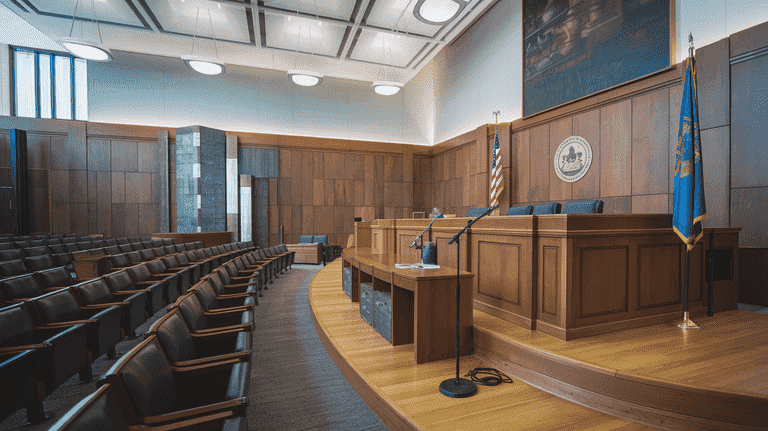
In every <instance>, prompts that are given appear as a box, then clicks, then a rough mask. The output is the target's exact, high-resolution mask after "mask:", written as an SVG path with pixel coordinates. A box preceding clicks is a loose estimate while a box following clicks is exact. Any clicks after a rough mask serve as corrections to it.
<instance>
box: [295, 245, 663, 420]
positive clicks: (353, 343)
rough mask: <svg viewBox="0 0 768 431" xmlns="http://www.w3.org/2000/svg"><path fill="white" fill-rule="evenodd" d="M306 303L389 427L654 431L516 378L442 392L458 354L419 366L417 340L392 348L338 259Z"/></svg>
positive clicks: (467, 365) (334, 354)
mask: <svg viewBox="0 0 768 431" xmlns="http://www.w3.org/2000/svg"><path fill="white" fill-rule="evenodd" d="M309 302H310V305H311V308H312V313H313V317H314V319H315V326H316V328H317V332H318V335H319V336H320V339H321V341H322V342H323V344H324V345H325V347H326V349H327V350H328V353H329V354H330V356H331V358H332V359H333V360H334V361H335V362H336V365H337V366H338V367H339V369H340V370H341V372H342V373H343V374H344V376H345V377H346V378H347V380H348V381H349V382H350V383H351V384H352V387H354V388H355V390H357V392H358V393H359V394H360V396H361V397H362V398H363V400H365V401H366V403H367V404H368V405H369V406H370V407H371V409H372V410H373V411H374V412H375V413H376V414H377V415H378V416H379V418H380V419H381V420H382V422H384V424H386V425H387V426H388V427H389V428H390V429H393V430H394V429H397V430H400V429H422V430H484V431H490V430H511V429H515V430H534V429H535V430H545V429H546V430H560V429H562V430H566V429H567V430H575V429H579V430H588V429H596V430H597V429H600V430H643V429H646V430H647V429H655V428H653V427H649V426H645V425H641V424H637V423H634V422H630V421H627V420H624V419H618V418H616V417H613V416H610V415H607V414H604V413H600V412H598V411H595V410H593V409H590V408H586V407H583V406H581V405H579V404H576V403H574V402H570V401H566V400H564V399H561V398H559V397H557V396H554V395H551V394H549V393H547V392H545V391H542V390H540V389H537V388H535V387H533V386H530V385H528V384H526V383H523V382H522V381H520V380H519V379H517V378H515V379H514V380H515V382H514V383H512V384H502V385H500V386H493V387H490V386H480V387H479V389H478V392H477V393H476V394H475V395H474V396H472V397H469V398H464V399H455V398H448V397H445V396H443V395H441V394H440V393H439V391H438V387H439V385H440V382H442V381H443V380H445V379H446V378H450V377H452V376H454V375H455V364H456V362H455V360H445V361H439V362H432V363H428V364H421V365H418V366H417V365H414V363H413V345H405V346H398V347H394V348H393V347H392V346H391V345H390V344H389V343H388V342H387V341H386V340H385V339H384V338H383V337H382V336H380V335H379V334H378V333H377V332H375V331H374V330H373V328H372V327H371V326H369V325H368V324H366V323H365V322H364V321H363V320H362V319H361V318H360V315H359V309H358V305H357V304H353V303H352V302H351V301H350V300H349V298H348V297H347V296H346V295H344V293H343V292H342V290H341V262H340V260H337V261H335V262H334V263H332V264H329V265H328V266H326V267H325V268H324V269H322V270H321V271H320V272H319V273H318V274H317V275H316V276H315V278H314V279H313V281H312V283H311V285H310V288H309ZM481 364H484V362H483V361H481V360H480V359H479V358H478V357H477V356H468V357H464V358H462V360H461V365H460V369H461V372H462V373H465V372H467V371H468V370H470V369H472V368H474V367H476V366H478V365H481ZM485 366H487V364H485Z"/></svg>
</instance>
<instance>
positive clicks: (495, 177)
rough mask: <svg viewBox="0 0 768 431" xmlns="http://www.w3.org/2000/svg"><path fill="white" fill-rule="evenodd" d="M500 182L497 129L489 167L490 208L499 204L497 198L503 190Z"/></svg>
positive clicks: (499, 152) (499, 151)
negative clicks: (491, 161)
mask: <svg viewBox="0 0 768 431" xmlns="http://www.w3.org/2000/svg"><path fill="white" fill-rule="evenodd" d="M502 180H503V178H502V175H501V150H500V149H499V129H498V128H496V137H495V138H494V142H493V165H491V187H490V190H491V202H490V203H491V205H490V206H491V207H494V206H496V205H498V204H499V196H501V191H502V190H504V182H503V181H502Z"/></svg>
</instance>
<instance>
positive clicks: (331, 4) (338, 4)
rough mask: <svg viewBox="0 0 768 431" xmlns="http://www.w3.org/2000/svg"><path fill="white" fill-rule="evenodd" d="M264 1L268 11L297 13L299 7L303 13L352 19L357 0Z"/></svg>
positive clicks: (345, 19)
mask: <svg viewBox="0 0 768 431" xmlns="http://www.w3.org/2000/svg"><path fill="white" fill-rule="evenodd" d="M263 3H264V7H265V10H266V11H269V10H270V9H274V10H275V11H287V12H293V13H296V10H297V8H298V11H299V14H301V15H318V16H321V17H326V18H336V19H340V20H344V21H350V20H351V19H352V12H353V11H354V9H355V0H266V1H263Z"/></svg>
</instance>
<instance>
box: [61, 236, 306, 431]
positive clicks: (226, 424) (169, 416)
mask: <svg viewBox="0 0 768 431" xmlns="http://www.w3.org/2000/svg"><path fill="white" fill-rule="evenodd" d="M292 256H293V253H291V252H288V250H287V248H286V247H285V246H281V247H278V248H270V249H265V250H261V249H259V250H249V251H248V252H246V253H241V254H239V255H238V256H236V257H234V258H232V259H229V260H227V261H226V262H223V263H222V264H221V265H219V266H218V267H217V268H216V269H214V270H213V271H211V272H210V273H209V274H207V275H206V276H204V277H202V278H201V279H200V280H199V281H197V282H196V283H195V284H194V285H193V286H192V287H191V288H190V289H189V290H188V291H187V292H185V293H184V294H183V295H182V296H181V297H179V298H178V299H177V301H176V302H175V303H174V304H173V305H172V306H171V307H169V311H168V313H167V314H166V315H165V316H163V317H162V318H160V319H159V320H158V321H157V322H155V324H153V325H152V327H151V328H150V329H149V331H148V332H147V333H146V334H145V336H146V339H145V340H144V341H143V342H142V343H141V344H139V345H138V346H136V347H135V348H134V349H132V350H131V351H130V352H128V353H127V354H126V355H125V356H123V357H122V358H121V359H120V360H119V361H118V362H116V363H115V364H114V366H113V367H112V368H111V369H110V370H109V371H108V372H107V373H106V374H105V376H104V377H103V378H102V379H101V380H99V382H97V384H98V389H97V391H96V392H95V393H93V394H92V395H90V396H89V397H87V398H86V399H85V400H83V401H82V402H80V403H79V404H78V405H76V406H75V407H73V409H72V410H70V412H69V413H67V414H66V415H65V417H64V418H62V419H61V420H59V422H57V423H56V424H55V425H54V426H53V427H52V428H51V429H52V430H75V429H77V430H79V429H110V430H127V429H129V427H131V426H137V425H138V426H157V427H162V428H163V429H185V427H186V426H188V425H190V424H194V426H195V427H197V428H195V429H222V430H245V429H247V420H246V418H245V408H246V406H247V392H248V386H249V385H248V383H249V378H250V372H251V331H252V329H253V326H252V325H253V307H254V306H255V305H258V296H260V295H261V293H260V292H261V290H262V289H266V288H267V286H266V284H265V283H264V281H265V280H268V281H270V282H271V279H272V278H273V277H277V276H278V273H279V272H282V271H283V270H285V269H287V268H289V267H290V266H291V264H292Z"/></svg>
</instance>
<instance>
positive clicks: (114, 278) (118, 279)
mask: <svg viewBox="0 0 768 431" xmlns="http://www.w3.org/2000/svg"><path fill="white" fill-rule="evenodd" d="M103 278H104V281H102V280H101V279H99V282H100V283H104V282H105V281H106V283H107V284H108V285H109V288H110V290H111V291H112V294H113V295H115V296H116V297H118V298H127V297H130V296H132V295H134V294H136V293H139V292H143V293H144V294H145V295H147V299H146V303H145V306H146V312H147V316H152V315H154V314H155V313H157V312H158V311H160V309H161V308H163V300H164V299H165V298H166V297H168V296H166V295H167V293H166V292H165V289H166V286H167V285H166V284H163V283H162V282H155V283H152V284H136V283H135V282H134V281H133V278H131V276H130V274H129V273H128V270H125V269H123V270H120V271H116V272H113V273H110V274H107V275H105V276H104V277H103Z"/></svg>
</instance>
